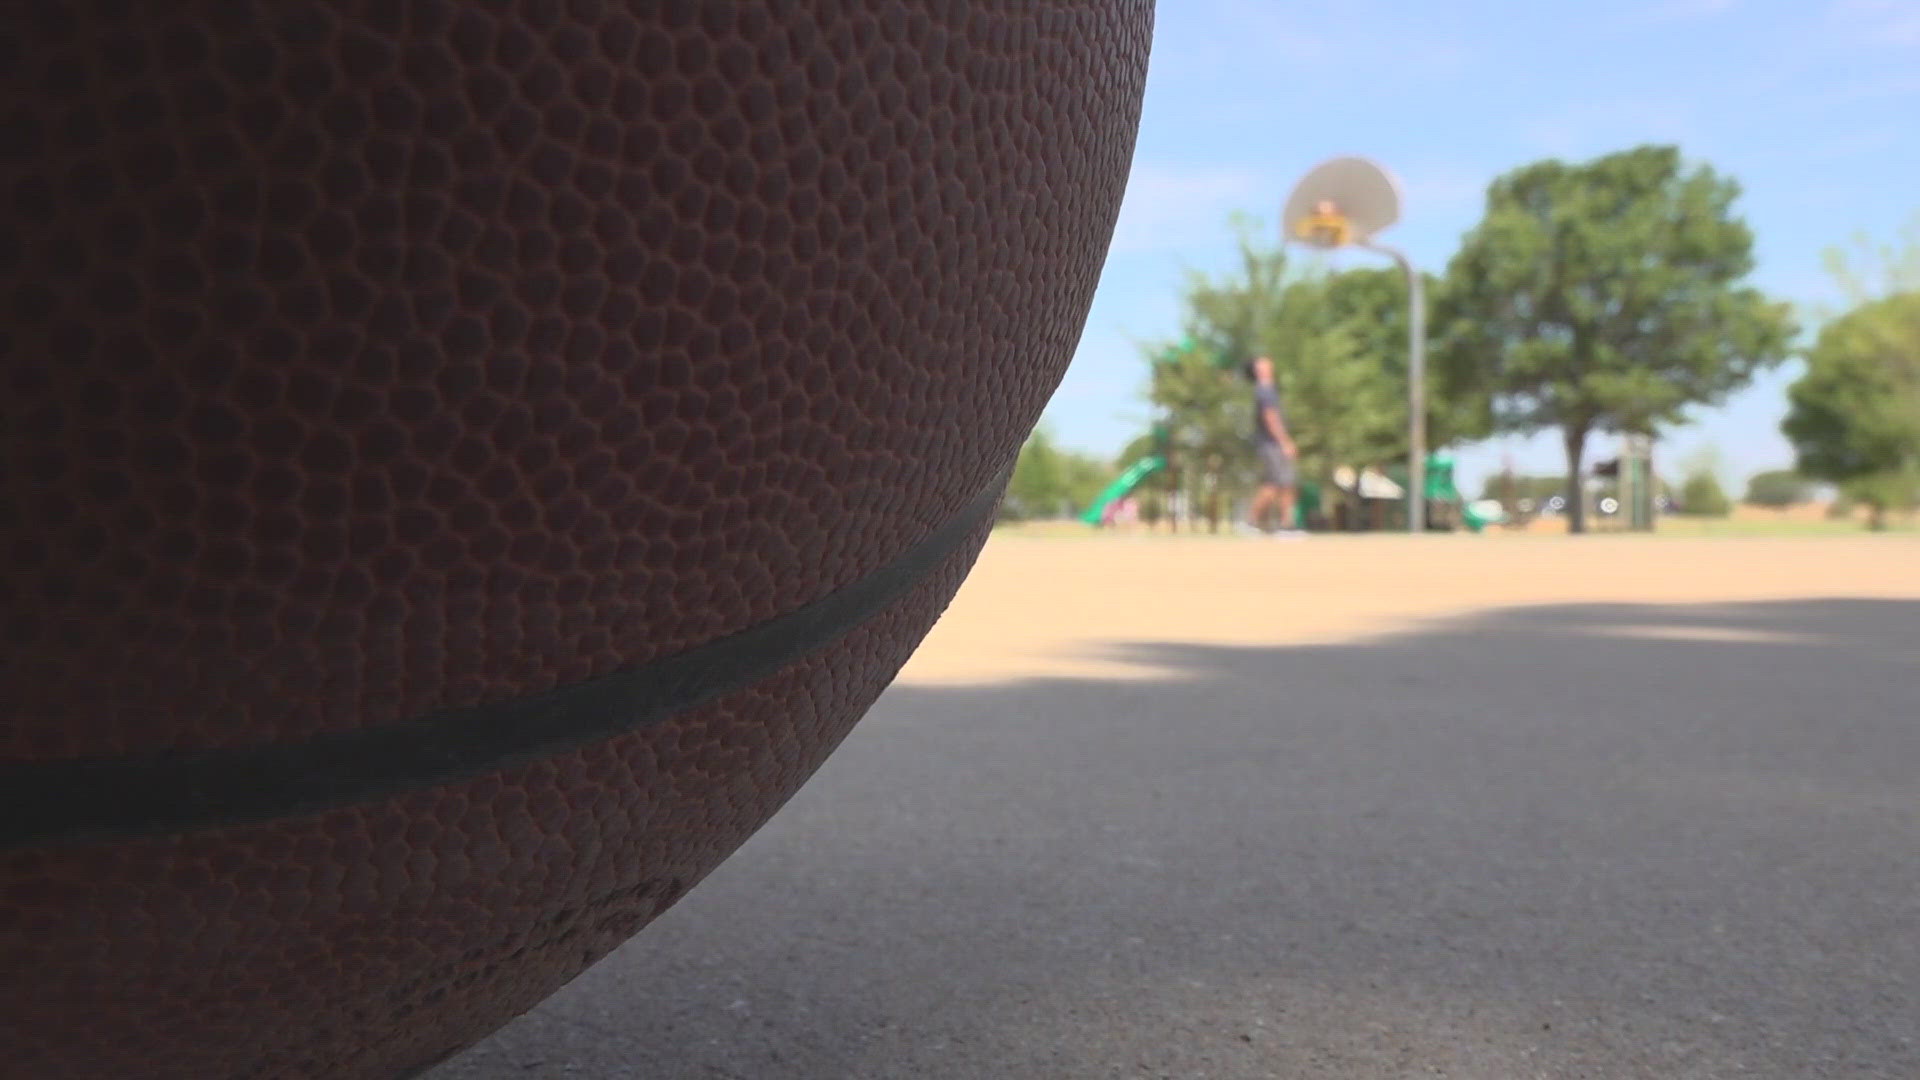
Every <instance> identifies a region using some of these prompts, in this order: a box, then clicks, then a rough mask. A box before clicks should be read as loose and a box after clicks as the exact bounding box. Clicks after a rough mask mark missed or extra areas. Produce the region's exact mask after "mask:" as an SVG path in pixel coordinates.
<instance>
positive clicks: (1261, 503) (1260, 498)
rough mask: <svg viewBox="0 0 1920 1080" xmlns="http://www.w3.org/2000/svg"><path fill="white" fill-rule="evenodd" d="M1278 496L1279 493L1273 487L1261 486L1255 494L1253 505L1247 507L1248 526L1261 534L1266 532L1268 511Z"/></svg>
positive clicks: (1269, 485)
mask: <svg viewBox="0 0 1920 1080" xmlns="http://www.w3.org/2000/svg"><path fill="white" fill-rule="evenodd" d="M1278 496H1279V492H1278V491H1276V490H1275V489H1274V487H1273V485H1271V484H1261V485H1260V487H1259V489H1258V490H1257V491H1255V492H1254V493H1253V503H1252V505H1250V506H1248V507H1247V524H1248V525H1249V526H1252V527H1253V528H1255V529H1258V530H1260V531H1261V532H1266V531H1267V509H1268V508H1269V507H1271V506H1272V505H1273V500H1274V499H1275V498H1277V497H1278Z"/></svg>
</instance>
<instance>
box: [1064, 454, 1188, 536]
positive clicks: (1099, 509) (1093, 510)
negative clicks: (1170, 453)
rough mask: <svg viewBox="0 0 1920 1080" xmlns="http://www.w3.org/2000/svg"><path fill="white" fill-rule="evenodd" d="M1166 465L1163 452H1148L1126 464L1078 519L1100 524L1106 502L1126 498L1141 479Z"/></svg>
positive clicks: (1104, 514) (1105, 510) (1091, 523)
mask: <svg viewBox="0 0 1920 1080" xmlns="http://www.w3.org/2000/svg"><path fill="white" fill-rule="evenodd" d="M1166 467H1167V459H1166V456H1165V455H1163V454H1148V455H1147V456H1146V457H1143V458H1141V459H1140V460H1139V461H1136V462H1134V463H1133V464H1131V465H1129V466H1127V467H1126V469H1125V470H1124V471H1122V472H1121V473H1120V475H1119V476H1118V477H1115V478H1114V481H1113V483H1111V484H1108V485H1107V487H1106V490H1104V491H1102V492H1101V493H1100V494H1099V496H1098V497H1097V498H1095V499H1094V500H1093V501H1092V502H1091V503H1088V504H1087V508H1086V509H1085V510H1082V511H1081V512H1080V520H1081V521H1084V522H1086V523H1087V524H1089V525H1098V524H1100V520H1101V518H1103V517H1105V516H1106V512H1107V506H1108V504H1110V503H1112V502H1113V501H1114V500H1115V499H1124V498H1126V497H1127V495H1128V493H1129V492H1131V491H1132V490H1133V489H1134V488H1137V487H1139V486H1140V483H1141V481H1143V480H1145V479H1146V478H1147V477H1149V476H1152V475H1153V474H1154V473H1157V472H1159V471H1160V470H1161V469H1164V468H1166Z"/></svg>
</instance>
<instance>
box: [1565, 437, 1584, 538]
mask: <svg viewBox="0 0 1920 1080" xmlns="http://www.w3.org/2000/svg"><path fill="white" fill-rule="evenodd" d="M1564 434H1565V435H1566V439H1567V531H1568V532H1569V533H1573V534H1575V535H1578V534H1580V533H1583V532H1586V531H1587V491H1586V484H1585V482H1584V481H1583V480H1582V479H1581V476H1580V464H1581V462H1580V459H1581V457H1582V455H1584V454H1585V453H1586V450H1587V429H1586V427H1585V426H1584V425H1578V426H1576V425H1568V426H1567V428H1566V430H1565V433H1564Z"/></svg>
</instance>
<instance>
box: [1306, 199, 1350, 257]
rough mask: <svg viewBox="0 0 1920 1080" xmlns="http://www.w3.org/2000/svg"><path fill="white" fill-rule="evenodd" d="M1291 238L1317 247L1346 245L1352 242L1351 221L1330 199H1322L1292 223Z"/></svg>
mask: <svg viewBox="0 0 1920 1080" xmlns="http://www.w3.org/2000/svg"><path fill="white" fill-rule="evenodd" d="M1293 238H1294V239H1295V240H1299V241H1301V242H1302V243H1305V244H1309V245H1311V246H1313V247H1317V248H1339V247H1346V246H1347V245H1348V244H1351V243H1353V221H1352V219H1351V218H1348V217H1347V215H1345V214H1343V213H1341V212H1340V208H1339V206H1338V205H1336V204H1335V203H1334V202H1333V201H1332V200H1330V199H1322V200H1321V201H1320V202H1318V203H1316V204H1314V207H1313V212H1312V213H1309V214H1308V215H1307V216H1306V217H1303V218H1301V219H1300V220H1299V221H1297V222H1295V223H1294V226H1293Z"/></svg>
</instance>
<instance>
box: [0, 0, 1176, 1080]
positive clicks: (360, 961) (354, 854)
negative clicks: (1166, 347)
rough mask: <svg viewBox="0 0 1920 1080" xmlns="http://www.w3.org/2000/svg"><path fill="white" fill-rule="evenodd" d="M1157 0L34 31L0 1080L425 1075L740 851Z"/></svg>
mask: <svg viewBox="0 0 1920 1080" xmlns="http://www.w3.org/2000/svg"><path fill="white" fill-rule="evenodd" d="M1150 20H1151V13H1150V10H1149V7H1148V5H1146V4H1144V3H1129V2H1120V0H1102V2H1089V0H1058V2H1039V0H1002V2H986V0H981V2H974V3H935V2H931V0H917V2H916V0H896V2H891V3H888V2H878V0H859V2H854V0H848V2H845V3H820V4H787V3H777V2H768V3H744V2H743V3H718V2H716V3H698V4H694V3H686V4H669V3H663V2H657V0H629V2H624V3H621V2H611V0H609V2H589V0H574V2H571V3H560V2H535V0H512V2H507V0H500V2H493V3H485V4H479V3H431V2H426V0H421V2H416V3H405V4H395V3H388V2H377V3H376V2H369V3H346V2H335V3H324V4H323V3H314V2H307V0H259V2H257V3H241V2H238V0H206V2H188V0H171V2H168V3H152V4H140V3H108V2H106V0H101V2H98V3H79V2H69V3H59V2H52V3H36V4H32V5H28V6H26V7H25V8H24V10H23V11H22V12H19V13H15V14H14V15H12V16H11V17H10V19H9V21H8V26H7V28H6V29H5V30H4V31H0V80H3V82H0V85H3V86H4V91H3V92H4V101H3V102H0V140H3V141H0V197H3V198H5V199H6V200H7V202H6V210H7V214H6V216H5V219H4V225H0V230H4V231H0V281H4V285H5V302H6V305H7V306H6V309H5V315H4V322H0V350H3V351H4V356H5V360H6V363H5V365H4V369H0V371H3V374H0V379H4V384H3V385H0V439H3V440H4V444H3V445H4V447H5V457H4V462H3V468H0V507H4V511H3V512H0V558H4V559H5V560H6V564H7V572H6V575H5V577H4V579H3V580H4V582H5V586H4V593H0V620H3V622H0V625H3V626H4V637H0V664H4V669H0V670H3V671H4V682H3V683H0V690H3V691H4V693H0V709H3V710H4V713H0V716H4V721H3V722H0V1047H4V1053H0V1075H4V1076H7V1077H16V1076H17V1077H34V1078H44V1077H56V1076H61V1077H64V1076H72V1077H95V1076H99V1077H106V1076H122V1077H131V1076H139V1077H156V1078H172V1077H182V1078H193V1080H209V1078H220V1077H309V1076H311V1077H343V1078H353V1077H380V1078H387V1077H394V1076H401V1075H407V1074H410V1073H412V1072H414V1071H417V1070H418V1069H420V1068H422V1067H424V1066H426V1065H428V1064H430V1063H432V1062H434V1061H436V1060H438V1059H440V1058H442V1057H444V1056H445V1055H446V1054H448V1053H449V1052H451V1051H452V1050H455V1049H457V1048H459V1047H460V1046H463V1045H466V1044H467V1043H469V1042H471V1041H473V1040H474V1039H476V1038H478V1037H480V1036H482V1035H484V1034H485V1033H486V1032H488V1031H489V1030H491V1029H492V1028H494V1027H496V1026H497V1025H499V1024H500V1023H502V1022H504V1021H505V1020H506V1019H508V1018H510V1017H511V1016H513V1015H514V1014H516V1013H518V1012H520V1011H522V1010H524V1009H525V1008H527V1007H529V1006H531V1005H532V1004H534V1003H535V1002H537V1001H538V1000H540V999H541V998H542V997H544V996H546V995H547V994H549V993H551V992H552V991H553V990H554V989H555V988H557V987H558V986H560V985H561V984H562V983H563V982H565V980H567V979H568V978H570V977H571V976H573V975H574V974H576V973H577V972H578V971H579V970H581V969H582V968H583V967H584V966H586V965H587V964H589V963H591V962H592V961H593V960H595V959H596V958H598V957H599V956H601V955H603V954H604V953H605V952H606V951H607V950H609V949H611V948H612V947H614V946H615V945H617V944H619V943H620V942H621V941H623V940H624V939H626V938H627V937H628V936H630V935H631V934H632V933H633V932H634V931H636V930H637V929H639V928H640V927H641V926H643V925H644V924H645V923H646V922H648V921H649V920H650V919H652V918H653V917H654V916H655V915H657V914H658V913H659V912H660V911H661V910H663V909H664V908H665V907H667V906H668V905H670V904H672V903H673V902H674V901H675V900H676V899H678V898H679V897H680V896H681V895H682V894H683V893H684V892H685V891H686V890H687V889H688V888H690V887H691V886H693V885H694V884H695V883H697V882H698V881H699V880H700V879H701V877H702V876H703V875H705V874H706V873H707V872H708V871H709V870H711V869H712V868H713V866H714V865H715V864H716V863H718V862H719V861H720V860H722V859H723V858H725V857H726V855H727V854H728V853H730V852H731V851H732V850H733V849H734V848H735V847H736V846H737V845H738V844H740V843H741V841H743V840H744V839H745V838H746V837H747V836H748V835H750V834H751V833H752V832H753V830H754V829H755V828H757V827H758V826H759V825H760V824H761V823H762V822H763V821H765V820H766V818H767V817H768V816H769V815H771V814H772V813H773V812H774V811H775V810H776V809H778V807H779V806H780V805H781V804H782V802H784V801H785V800H786V798H787V797H788V796H790V795H791V794H792V792H793V791H794V789H795V788H796V787H798V786H799V785H800V784H801V783H802V782H803V781H804V780H805V779H806V777H807V776H808V775H810V774H811V773H812V771H813V770H814V769H815V768H816V767H817V766H818V765H819V763H820V762H821V760H822V759H823V758H824V757H825V756H826V755H827V754H828V753H829V752H830V751H831V750H832V749H833V747H834V746H835V745H836V744H837V743H838V742H839V740H840V739H841V738H842V737H843V736H844V735H845V734H846V732H847V731H848V729H849V728H850V727H851V726H852V724H853V723H854V722H855V721H856V720H857V719H858V718H859V716H860V715H861V714H862V713H863V712H864V711H865V709H866V708H867V706H868V705H869V704H870V703H871V701H872V700H873V698H874V697H875V696H876V695H877V694H878V693H879V691H880V690H881V689H882V688H883V687H884V686H885V685H886V683H887V682H888V681H889V679H891V678H892V676H893V674H894V672H895V671H896V669H897V668H898V666H899V665H900V664H901V663H902V662H903V661H904V659H905V658H906V656H907V655H908V653H910V652H911V650H912V649H913V647H914V645H915V644H916V643H917V642H918V641H919V639H920V637H921V635H922V634H924V633H925V631H926V630H927V628H928V627H929V626H930V625H931V623H932V621H933V620H934V619H935V618H936V616H937V615H938V613H939V611H940V609H941V607H942V606H943V605H944V604H945V602H946V601H947V599H948V598H949V597H950V596H951V595H952V593H953V591H954V590H955V589H956V588H957V587H958V585H959V583H960V581H961V579H962V578H963V577H964V575H965V573H966V571H967V568H968V567H969V565H970V564H971V561H972V558H973V555H974V553H975V551H976V550H977V548H978V546H979V544H980V543H981V542H982V541H983V539H984V537H985V531H986V529H987V527H988V521H989V519H990V517H991V511H992V507H993V502H994V499H995V498H996V497H997V495H998V493H999V489H1000V487H1001V486H1002V484H1003V483H1004V478H1005V470H1006V468H1007V467H1008V466H1009V464H1010V463H1011V461H1012V458H1013V456H1014V454H1015V453H1016V451H1017V449H1018V446H1019V443H1020V441H1021V440H1022V438H1023V437H1024V436H1025V434H1026V432H1027V431H1028V430H1029V428H1030V427H1031V425H1032V423H1033V421H1034V420H1035V418H1036V417H1037V415H1038V413H1039V410H1040V408H1041V407H1042V405H1043V404H1044V403H1045V401H1046V399H1047V397H1048V395H1049V394H1050V393H1051V391H1052V389H1053V388H1054V386H1055V385H1056V382H1057V380H1058V378H1059V376H1060V375H1061V373H1062V371H1063V369H1064V367H1065V365H1066V363H1067V360H1068V358H1069V356H1070V354H1071V351H1072V349H1073V347H1074V344H1075V342H1076V341H1077V339H1078V337H1079V332H1080V329H1081V325H1082V322H1083V320H1084V318H1085V315H1086V311H1087V306H1088V304H1089V302H1090V300H1091V297H1092V293H1093V288H1094V285H1095V281H1096V278H1097V275H1098V272H1099V268H1100V265H1101V262H1102V260H1103V258H1104V256H1105V251H1106V245H1107V240H1108V238H1109V235H1110V233H1111V229H1112V225H1113V221H1114V216H1115V214H1116V212H1117V210H1118V206H1119V201H1120V196H1121V191H1122V187H1123V184H1124V182H1125V177H1126V172H1127V166H1128V162H1129V160H1130V157H1131V152H1132V144H1133V133H1134V129H1135V125H1136V123H1137V120H1138V109H1139V96H1140V92H1141V87H1142V82H1143V79H1144V75H1145V65H1146V54H1147V44H1148V36H1149V29H1150Z"/></svg>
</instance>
